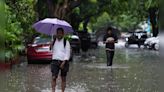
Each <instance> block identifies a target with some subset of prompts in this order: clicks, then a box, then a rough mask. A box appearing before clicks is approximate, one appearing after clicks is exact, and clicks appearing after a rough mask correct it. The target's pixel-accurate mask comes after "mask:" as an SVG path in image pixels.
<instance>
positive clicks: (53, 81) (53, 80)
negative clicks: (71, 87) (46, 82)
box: [52, 76, 57, 92]
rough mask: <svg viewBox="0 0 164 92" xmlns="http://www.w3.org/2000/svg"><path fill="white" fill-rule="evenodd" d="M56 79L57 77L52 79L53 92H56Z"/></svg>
mask: <svg viewBox="0 0 164 92" xmlns="http://www.w3.org/2000/svg"><path fill="white" fill-rule="evenodd" d="M56 79H57V77H55V76H53V77H52V92H55V88H56Z"/></svg>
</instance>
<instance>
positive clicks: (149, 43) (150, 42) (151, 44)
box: [144, 37, 159, 50]
mask: <svg viewBox="0 0 164 92" xmlns="http://www.w3.org/2000/svg"><path fill="white" fill-rule="evenodd" d="M144 46H145V47H146V48H148V49H154V50H159V37H151V38H148V39H146V41H145V42H144Z"/></svg>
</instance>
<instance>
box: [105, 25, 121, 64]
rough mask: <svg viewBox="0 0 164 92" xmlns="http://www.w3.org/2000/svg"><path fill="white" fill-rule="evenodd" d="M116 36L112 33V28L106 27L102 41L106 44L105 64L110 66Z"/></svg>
mask: <svg viewBox="0 0 164 92" xmlns="http://www.w3.org/2000/svg"><path fill="white" fill-rule="evenodd" d="M117 40H118V38H117V36H116V35H115V34H114V33H113V28H112V27H108V28H107V30H106V34H105V35H104V38H103V42H104V43H105V44H106V46H105V47H106V55H107V66H112V64H113V57H114V53H115V43H116V42H117Z"/></svg>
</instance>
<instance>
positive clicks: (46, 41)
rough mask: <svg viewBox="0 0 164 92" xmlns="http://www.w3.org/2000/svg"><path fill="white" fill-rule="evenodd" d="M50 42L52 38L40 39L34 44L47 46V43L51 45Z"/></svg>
mask: <svg viewBox="0 0 164 92" xmlns="http://www.w3.org/2000/svg"><path fill="white" fill-rule="evenodd" d="M50 41H51V38H40V39H36V40H34V44H46V43H49V42H50Z"/></svg>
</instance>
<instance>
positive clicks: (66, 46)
mask: <svg viewBox="0 0 164 92" xmlns="http://www.w3.org/2000/svg"><path fill="white" fill-rule="evenodd" d="M56 32H57V33H56V37H55V38H54V39H53V42H52V44H51V46H50V49H51V50H52V62H51V72H52V92H55V90H56V80H57V78H58V74H59V72H60V76H61V81H62V82H61V89H62V92H64V91H65V88H66V76H67V72H68V70H69V59H70V43H69V41H67V40H66V39H65V38H64V29H63V28H58V29H57V31H56Z"/></svg>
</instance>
